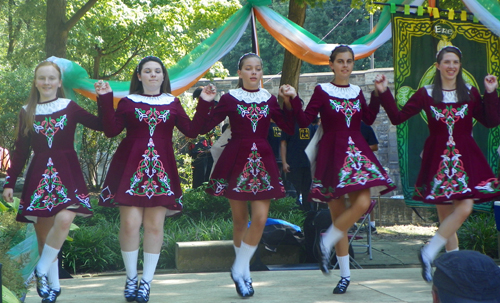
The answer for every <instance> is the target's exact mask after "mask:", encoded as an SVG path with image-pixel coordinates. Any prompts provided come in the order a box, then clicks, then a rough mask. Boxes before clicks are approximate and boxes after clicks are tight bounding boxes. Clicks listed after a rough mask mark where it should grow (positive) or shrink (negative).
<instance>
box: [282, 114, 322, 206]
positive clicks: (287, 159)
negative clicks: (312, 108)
mask: <svg viewBox="0 0 500 303" xmlns="http://www.w3.org/2000/svg"><path fill="white" fill-rule="evenodd" d="M315 122H316V121H315ZM315 131H316V127H315V125H313V124H311V125H309V126H308V127H306V128H299V125H298V124H295V133H294V134H293V135H292V136H290V135H288V134H287V133H284V132H283V133H282V134H281V159H282V162H283V172H284V173H286V175H287V179H289V180H290V182H291V183H292V185H293V187H294V188H295V190H296V192H297V202H298V204H300V207H301V208H302V210H304V211H309V210H311V209H312V207H311V203H309V199H308V197H309V191H310V189H311V164H310V162H309V159H308V158H307V155H306V153H305V149H306V147H307V145H308V144H309V141H311V138H312V137H313V136H314V132H315Z"/></svg>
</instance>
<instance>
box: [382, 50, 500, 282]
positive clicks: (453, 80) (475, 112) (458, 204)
mask: <svg viewBox="0 0 500 303" xmlns="http://www.w3.org/2000/svg"><path fill="white" fill-rule="evenodd" d="M461 60H462V53H461V52H460V50H459V49H458V48H457V47H454V46H447V47H444V48H442V49H441V50H440V51H439V52H438V53H437V60H436V75H435V76H434V84H432V85H427V86H425V87H422V88H421V89H419V90H418V91H417V92H416V93H415V94H414V95H413V96H412V97H411V98H410V99H409V100H408V102H407V103H406V104H405V105H404V107H403V108H402V109H401V110H398V108H397V106H396V103H395V101H394V97H393V96H392V94H391V93H390V91H389V90H388V89H387V79H386V78H385V77H384V76H383V75H379V76H377V77H376V79H375V88H376V91H374V93H373V94H372V100H373V101H372V102H382V105H383V106H384V108H385V110H386V112H387V115H388V116H389V119H390V120H391V122H392V124H394V125H398V124H401V123H403V122H404V121H406V120H408V119H409V118H410V117H412V116H414V115H416V114H419V113H420V112H421V111H422V110H423V111H425V113H426V115H427V121H428V127H429V137H428V138H427V140H426V141H425V145H424V150H423V155H422V167H421V169H420V173H419V175H418V178H417V182H416V184H415V193H414V196H413V199H415V200H418V201H423V202H424V203H431V204H436V205H437V209H438V214H439V221H440V225H439V229H438V230H437V232H436V234H435V235H434V237H432V239H431V240H430V242H429V244H428V245H426V246H424V247H423V248H422V250H421V252H420V254H419V258H420V261H421V263H422V277H423V278H424V280H425V281H427V282H430V281H432V273H431V263H432V261H433V260H434V259H435V258H436V256H437V254H438V253H439V251H440V250H441V249H442V248H443V247H444V246H445V245H446V246H447V247H446V249H447V251H453V250H458V240H457V236H456V231H457V230H458V229H459V228H460V226H461V225H462V223H463V222H464V221H465V220H466V219H467V217H468V216H469V214H470V213H471V211H472V206H473V204H474V202H476V203H480V202H486V201H491V200H493V199H495V197H498V196H499V195H500V190H499V186H498V180H497V179H496V178H495V175H494V174H493V172H492V170H491V168H490V167H489V165H488V162H487V161H486V158H485V157H484V156H483V153H482V152H481V150H480V149H479V147H478V146H477V144H476V142H475V141H474V138H473V137H472V126H473V120H472V119H473V118H474V119H476V120H477V121H479V122H480V123H481V124H483V125H484V126H486V127H494V126H497V125H498V123H499V122H498V116H497V113H498V106H499V104H498V103H499V101H498V95H497V93H496V89H497V88H498V82H497V78H496V77H495V76H491V75H488V76H486V77H485V78H484V87H485V88H486V93H485V95H484V98H481V95H479V92H478V90H477V89H476V88H475V87H473V86H471V85H469V84H467V83H465V81H464V79H463V77H462V63H461ZM377 95H378V97H377ZM379 100H380V101H379Z"/></svg>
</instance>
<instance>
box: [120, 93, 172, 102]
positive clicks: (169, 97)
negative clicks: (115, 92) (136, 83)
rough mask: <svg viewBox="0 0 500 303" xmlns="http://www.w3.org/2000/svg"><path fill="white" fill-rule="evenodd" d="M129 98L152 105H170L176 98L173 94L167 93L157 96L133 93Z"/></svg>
mask: <svg viewBox="0 0 500 303" xmlns="http://www.w3.org/2000/svg"><path fill="white" fill-rule="evenodd" d="M127 98H129V99H130V100H131V101H133V102H136V103H146V104H150V105H169V104H170V103H172V102H174V100H175V97H174V96H173V95H171V94H165V93H163V94H161V95H159V96H155V97H151V96H143V95H136V94H133V95H128V96H127Z"/></svg>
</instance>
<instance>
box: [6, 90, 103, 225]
mask: <svg viewBox="0 0 500 303" xmlns="http://www.w3.org/2000/svg"><path fill="white" fill-rule="evenodd" d="M25 116H26V106H24V107H23V109H22V110H21V112H20V114H19V131H18V135H17V140H16V143H15V149H14V152H13V153H11V156H12V158H11V164H12V166H11V167H10V168H9V169H8V170H7V177H6V183H5V186H4V188H14V185H15V184H16V181H17V178H18V176H19V174H20V173H21V171H22V169H23V167H24V165H25V164H26V160H27V159H28V158H29V157H30V147H31V148H32V149H33V158H32V160H31V163H30V165H29V167H28V171H27V173H26V180H25V183H24V188H23V192H22V195H21V203H20V205H19V210H18V213H17V220H18V221H21V222H37V218H38V217H52V216H54V215H56V214H57V213H58V212H59V211H61V210H62V209H69V210H71V211H74V212H76V213H77V215H81V216H91V215H92V207H91V205H90V202H89V194H88V191H87V184H86V183H85V180H84V178H83V173H82V170H81V168H80V163H79V162H78V157H77V155H76V152H75V148H74V139H75V129H76V125H77V123H80V124H83V125H84V126H86V127H88V128H91V129H94V130H102V124H101V119H100V118H98V117H96V116H94V115H92V114H90V113H88V112H87V111H85V110H84V109H83V108H81V107H80V106H79V105H78V104H76V103H75V102H74V101H71V100H69V99H64V98H59V99H55V100H52V101H49V102H44V103H39V104H37V106H36V113H35V121H34V123H33V131H30V133H29V134H28V136H24V135H23V134H22V132H23V131H22V130H23V129H24V126H25V125H24V118H25Z"/></svg>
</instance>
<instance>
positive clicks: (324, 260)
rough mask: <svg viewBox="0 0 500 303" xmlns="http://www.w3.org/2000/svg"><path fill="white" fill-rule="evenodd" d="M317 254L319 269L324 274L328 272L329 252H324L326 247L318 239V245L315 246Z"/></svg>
mask: <svg viewBox="0 0 500 303" xmlns="http://www.w3.org/2000/svg"><path fill="white" fill-rule="evenodd" d="M316 248H317V251H318V256H319V259H320V261H319V269H321V272H323V274H324V275H329V274H330V269H329V266H330V254H329V253H327V252H326V249H324V247H323V241H321V239H320V240H319V244H318V246H316Z"/></svg>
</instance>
